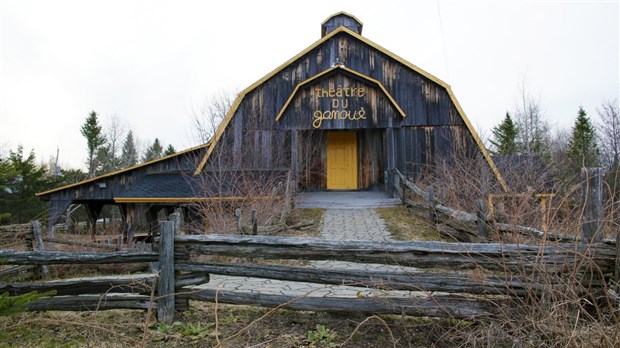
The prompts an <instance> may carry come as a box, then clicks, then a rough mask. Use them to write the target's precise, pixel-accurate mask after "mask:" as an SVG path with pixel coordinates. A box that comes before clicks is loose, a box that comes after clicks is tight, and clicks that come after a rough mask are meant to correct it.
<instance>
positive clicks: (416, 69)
mask: <svg viewBox="0 0 620 348" xmlns="http://www.w3.org/2000/svg"><path fill="white" fill-rule="evenodd" d="M338 14H340V13H338ZM338 14H335V15H332V16H330V17H329V18H332V17H334V16H336V15H338ZM329 18H328V19H329ZM337 35H348V36H349V37H351V38H353V39H354V40H358V41H359V42H361V43H363V44H365V45H368V46H370V47H371V48H373V49H375V50H377V51H379V52H381V53H382V54H384V55H386V56H388V57H390V58H391V59H393V60H395V61H396V62H398V63H400V64H402V65H403V66H405V67H407V68H408V69H411V70H412V71H414V72H416V73H418V74H420V75H421V76H423V77H424V78H426V79H428V80H430V81H432V82H434V83H436V84H437V85H439V86H441V87H442V88H444V89H445V90H446V92H447V93H448V95H449V97H450V100H451V101H452V103H453V105H454V106H455V108H456V109H457V111H458V113H459V115H460V116H461V119H462V121H463V123H464V125H465V126H466V128H467V130H468V131H469V133H470V134H471V136H472V138H473V139H474V141H475V143H476V145H477V147H478V148H479V150H480V152H481V154H482V155H483V157H484V159H485V160H486V162H487V163H488V165H489V167H490V168H491V170H492V172H493V173H494V175H495V177H496V178H497V180H498V182H499V184H500V185H501V186H502V188H503V189H504V191H509V188H508V185H507V184H506V182H505V180H504V178H503V177H502V175H501V173H500V172H499V170H498V169H497V166H496V165H495V163H494V162H493V159H492V158H491V155H490V154H489V152H488V150H487V149H486V147H485V146H484V144H483V143H482V140H481V139H480V137H479V136H478V133H477V132H476V130H475V129H474V127H473V126H472V124H471V122H470V121H469V119H468V118H467V116H466V114H465V112H464V111H463V109H462V107H461V105H460V104H459V102H458V100H457V99H456V96H455V95H454V93H453V92H452V89H451V87H450V85H449V84H447V83H446V82H444V81H442V80H441V79H439V78H437V77H436V76H434V75H432V74H430V73H428V72H427V71H425V70H423V69H421V68H419V67H418V66H416V65H414V64H412V63H410V62H408V61H407V60H405V59H403V58H401V57H400V56H398V55H396V54H394V53H392V52H391V51H389V50H387V49H385V48H383V47H382V46H380V45H378V44H376V43H374V42H372V41H371V40H369V39H367V38H365V37H363V36H361V35H360V34H358V33H356V32H354V31H352V30H350V29H348V28H347V27H344V26H341V27H339V28H337V29H335V30H333V31H331V32H329V33H328V34H327V35H325V36H324V37H322V38H321V39H320V40H318V41H316V42H315V43H313V44H312V45H310V46H309V47H308V48H306V49H305V50H303V51H301V52H300V53H299V54H297V55H295V56H294V57H293V58H291V59H289V60H288V61H286V62H285V63H284V64H282V65H280V66H279V67H277V68H276V69H274V70H273V71H272V72H270V73H268V74H267V75H265V76H264V77H263V78H261V79H259V80H258V81H256V82H255V83H254V84H252V85H251V86H249V87H248V88H246V89H244V90H243V91H241V92H240V93H239V95H238V96H237V98H236V99H235V101H234V103H233V105H232V107H231V109H230V110H229V111H228V113H227V114H226V116H225V118H224V120H223V122H222V124H221V125H220V126H219V128H218V129H217V131H216V133H215V136H214V137H213V139H212V141H211V144H210V145H209V147H208V149H207V152H206V154H205V156H204V157H203V159H202V161H201V162H200V164H199V165H198V167H197V168H196V171H195V174H199V173H200V172H201V171H202V170H203V169H204V166H205V165H206V163H207V161H208V159H209V157H210V156H211V154H212V153H213V151H214V149H215V147H216V146H217V144H218V142H219V141H220V139H221V137H222V135H223V134H224V131H225V130H226V128H227V127H228V126H229V124H230V122H231V120H232V119H233V117H234V115H235V113H236V112H237V109H238V108H239V107H240V105H241V103H242V101H243V100H244V98H245V97H246V96H247V95H248V94H249V93H251V92H252V91H254V90H255V89H257V88H259V87H260V86H261V85H263V84H264V83H265V82H267V81H269V80H270V79H271V78H274V77H275V76H276V75H277V74H279V73H280V72H282V71H283V70H284V69H286V68H287V67H289V66H290V65H291V64H293V63H294V62H296V61H298V60H299V59H302V58H303V57H304V56H306V55H307V54H309V53H310V52H311V51H312V50H314V49H316V48H318V47H319V46H321V45H323V44H325V43H326V42H328V41H329V40H330V39H332V38H334V37H335V36H337ZM333 68H336V67H333ZM349 70H350V71H352V70H351V69H349ZM324 73H326V71H323V72H319V74H318V75H320V74H324ZM312 78H315V76H310V77H308V78H306V79H305V80H304V81H307V80H309V79H312ZM377 82H378V81H377ZM301 83H302V84H303V83H304V82H301ZM298 87H299V86H298ZM386 92H387V91H386ZM388 94H389V93H388ZM289 99H290V98H289ZM397 102H398V101H395V103H396V105H398V104H397Z"/></svg>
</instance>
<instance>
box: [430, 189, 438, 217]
mask: <svg viewBox="0 0 620 348" xmlns="http://www.w3.org/2000/svg"><path fill="white" fill-rule="evenodd" d="M428 203H429V206H430V210H429V219H430V220H431V221H432V222H433V223H437V210H436V209H435V206H436V205H437V200H436V199H435V190H434V189H433V187H432V186H431V187H429V188H428Z"/></svg>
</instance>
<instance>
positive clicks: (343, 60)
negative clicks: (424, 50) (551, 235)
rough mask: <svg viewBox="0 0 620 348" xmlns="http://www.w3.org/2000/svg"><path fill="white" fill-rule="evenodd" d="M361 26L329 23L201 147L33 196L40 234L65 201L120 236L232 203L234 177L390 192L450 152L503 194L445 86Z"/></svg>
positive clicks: (345, 20)
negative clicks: (120, 223) (181, 210)
mask: <svg viewBox="0 0 620 348" xmlns="http://www.w3.org/2000/svg"><path fill="white" fill-rule="evenodd" d="M362 27H363V25H362V22H360V21H359V20H358V19H357V18H355V17H354V16H352V15H350V14H347V13H344V12H339V13H336V14H334V15H332V16H330V17H328V18H327V19H326V20H325V21H324V22H323V23H322V25H321V38H320V40H318V41H317V42H315V43H313V44H312V45H310V46H309V47H308V48H306V49H305V50H303V51H302V52H300V53H299V54H297V55H296V56H295V57H293V58H292V59H290V60H289V61H287V62H285V63H284V64H282V65H280V66H279V67H278V68H276V69H275V70H274V71H272V72H271V73H269V74H267V75H266V76H265V77H263V78H262V79H260V80H259V81H257V82H256V83H254V84H253V85H251V86H250V87H248V88H246V89H245V90H243V91H242V92H241V93H240V94H239V95H238V97H237V98H236V100H235V102H234V103H233V105H232V108H231V109H230V111H229V112H228V113H227V115H226V117H225V119H224V121H223V122H222V124H221V125H220V127H219V129H218V130H217V131H216V133H215V136H214V137H213V139H212V140H211V141H210V142H208V143H207V144H205V145H202V146H199V147H196V148H193V149H189V150H186V151H184V152H181V153H178V154H175V155H173V156H169V157H166V158H163V159H160V160H156V161H152V162H149V163H145V164H142V165H138V166H136V167H133V168H128V169H125V170H122V171H119V172H115V173H111V174H107V175H104V176H101V177H98V178H94V179H90V180H87V181H83V182H80V183H76V184H73V185H70V186H65V187H61V188H58V189H55V190H51V191H48V192H43V193H41V194H39V196H40V197H41V198H42V199H46V200H50V201H51V202H52V214H50V219H49V221H48V225H52V224H54V223H55V222H56V220H57V219H58V217H59V216H60V214H61V213H62V211H63V210H64V209H66V207H67V206H68V205H69V204H72V203H74V204H75V203H81V204H85V205H86V206H87V207H88V211H89V212H90V214H91V216H92V217H93V218H96V216H97V215H98V212H99V211H100V210H101V207H102V206H103V205H105V204H118V205H119V206H120V207H121V210H122V211H123V212H124V214H123V215H124V218H125V219H126V222H127V228H128V229H131V225H132V223H131V222H132V220H133V219H137V218H138V216H139V215H143V214H146V215H147V216H150V217H151V218H153V214H154V212H156V211H157V210H159V209H162V208H166V209H171V208H174V207H177V206H179V205H183V204H184V203H187V202H194V201H209V200H227V199H228V200H235V199H241V198H242V196H243V195H244V194H247V192H244V191H243V189H240V187H241V186H239V185H233V184H231V182H233V181H239V179H238V178H239V177H240V176H243V177H244V178H245V179H244V181H248V182H252V183H253V184H252V185H256V184H255V182H257V181H261V180H262V181H265V182H267V181H269V180H273V179H274V178H278V177H282V176H287V177H290V178H292V180H293V181H294V182H295V184H296V187H297V188H298V190H302V191H303V190H312V191H316V190H370V189H386V188H388V190H389V187H390V185H389V182H390V180H392V179H391V178H392V176H391V175H392V174H391V173H393V170H394V169H398V170H400V171H401V172H402V173H405V174H406V175H409V176H413V177H415V176H416V175H418V174H419V173H420V172H421V170H422V169H423V168H424V167H425V166H428V165H432V164H434V163H436V161H438V160H440V159H448V160H449V159H450V158H453V157H454V156H455V155H456V154H459V156H460V155H465V156H468V157H471V158H483V159H484V160H485V161H486V163H487V164H488V166H489V169H490V171H491V172H492V173H494V174H495V178H496V179H497V183H498V184H499V185H500V186H501V187H503V188H504V189H505V190H506V189H507V187H506V184H505V182H504V180H503V179H502V177H501V175H500V173H499V172H498V170H497V168H496V167H495V164H494V163H493V160H492V159H491V157H490V156H489V153H488V152H487V150H486V149H485V147H484V146H483V144H482V142H481V141H480V139H479V137H478V135H477V134H476V132H475V130H474V129H473V127H472V125H471V124H470V122H469V121H468V119H467V117H466V115H465V113H464V112H463V110H462V108H461V107H460V105H459V103H458V101H457V100H456V98H455V96H454V94H453V93H452V91H451V89H450V86H449V85H448V84H446V83H445V82H443V81H441V80H440V79H438V78H436V77H435V76H433V75H431V74H429V73H428V72H426V71H424V70H422V69H420V68H419V67H417V66H415V65H413V64H412V63H410V62H408V61H406V60H404V59H403V58H401V57H399V56H397V55H396V54H394V53H392V52H390V51H388V50H387V49H385V48H383V47H381V46H379V45H378V44H376V43H374V42H372V41H370V40H368V39H367V38H365V37H363V36H362ZM273 39H274V40H277V37H274V38H273ZM247 178H251V180H250V179H247Z"/></svg>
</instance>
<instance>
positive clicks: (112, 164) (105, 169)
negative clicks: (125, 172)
mask: <svg viewBox="0 0 620 348" xmlns="http://www.w3.org/2000/svg"><path fill="white" fill-rule="evenodd" d="M117 162H118V161H117V160H116V159H115V156H114V154H113V153H112V149H111V148H110V146H108V145H107V143H106V145H104V146H101V147H100V148H99V149H98V150H97V157H96V159H95V163H96V166H97V167H96V168H95V176H99V175H103V174H106V173H111V172H113V171H115V170H117V169H118V165H117Z"/></svg>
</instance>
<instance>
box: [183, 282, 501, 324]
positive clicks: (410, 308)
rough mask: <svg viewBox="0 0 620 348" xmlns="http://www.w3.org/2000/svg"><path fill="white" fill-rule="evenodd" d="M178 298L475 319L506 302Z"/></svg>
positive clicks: (214, 293) (206, 294)
mask: <svg viewBox="0 0 620 348" xmlns="http://www.w3.org/2000/svg"><path fill="white" fill-rule="evenodd" d="M179 297H183V298H187V299H190V300H198V301H211V302H213V301H217V302H218V303H230V304H241V305H253V306H263V307H278V308H285V309H293V310H303V311H313V312H341V313H342V312H349V313H350V312H355V313H364V314H396V315H411V316H429V317H444V318H455V319H468V320H477V319H481V318H486V317H493V316H495V315H497V314H498V313H499V311H500V308H503V307H504V308H505V306H506V305H508V303H509V302H508V301H506V300H502V299H476V298H468V297H464V296H456V295H452V296H429V297H424V298H416V297H409V298H400V297H399V298H390V297H366V298H340V297H311V294H309V295H308V296H300V297H294V296H286V295H266V294H260V293H245V292H230V291H222V290H217V289H208V290H201V291H199V292H194V293H189V294H179Z"/></svg>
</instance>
